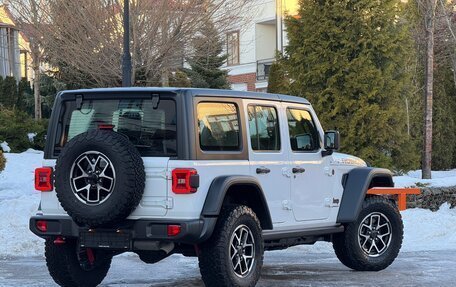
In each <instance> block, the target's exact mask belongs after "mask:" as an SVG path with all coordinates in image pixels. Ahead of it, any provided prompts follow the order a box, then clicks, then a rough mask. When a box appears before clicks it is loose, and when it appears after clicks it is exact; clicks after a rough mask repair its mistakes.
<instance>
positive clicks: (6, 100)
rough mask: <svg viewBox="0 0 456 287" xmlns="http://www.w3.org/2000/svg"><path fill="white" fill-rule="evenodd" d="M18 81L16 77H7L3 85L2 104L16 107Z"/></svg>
mask: <svg viewBox="0 0 456 287" xmlns="http://www.w3.org/2000/svg"><path fill="white" fill-rule="evenodd" d="M17 94H18V93H17V83H16V79H15V78H14V77H6V78H5V80H4V81H3V83H2V85H1V95H2V99H3V100H2V104H3V106H5V107H7V108H12V107H15V106H16V104H17V99H18V95H17Z"/></svg>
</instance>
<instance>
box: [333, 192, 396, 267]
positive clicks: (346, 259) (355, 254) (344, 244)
mask: <svg viewBox="0 0 456 287" xmlns="http://www.w3.org/2000/svg"><path fill="white" fill-rule="evenodd" d="M374 212H380V213H382V214H384V215H385V216H386V217H387V218H388V219H389V221H390V223H391V228H392V231H391V234H392V239H391V242H390V245H389V247H388V248H387V249H386V251H384V253H383V254H381V255H380V256H378V257H370V256H368V255H367V254H366V253H365V252H363V250H362V248H361V246H360V243H359V242H358V240H359V239H358V233H359V227H360V225H361V224H362V222H361V221H362V220H363V219H364V218H365V217H366V216H368V215H369V214H372V213H374ZM403 229H404V226H403V223H402V218H401V214H400V212H399V210H398V208H397V206H396V205H395V203H394V202H392V201H391V200H389V199H387V198H384V197H379V196H373V197H368V198H366V200H365V201H364V203H363V206H362V209H361V212H360V214H359V216H358V218H357V220H356V221H355V222H352V223H350V224H348V225H347V226H346V228H345V232H343V233H340V234H335V235H334V237H333V247H334V251H335V252H336V255H337V257H338V258H339V260H340V262H342V263H343V264H344V265H345V266H347V267H348V268H351V269H354V270H358V271H380V270H383V269H385V268H387V267H388V266H390V265H391V264H392V263H393V261H394V260H395V259H396V257H397V255H398V254H399V251H400V249H401V246H402V239H403V234H404V232H403Z"/></svg>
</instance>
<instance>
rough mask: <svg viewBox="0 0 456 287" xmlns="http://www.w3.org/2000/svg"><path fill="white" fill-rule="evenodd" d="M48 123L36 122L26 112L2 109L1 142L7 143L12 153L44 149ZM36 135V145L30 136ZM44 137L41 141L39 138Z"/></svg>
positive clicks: (0, 114)
mask: <svg viewBox="0 0 456 287" xmlns="http://www.w3.org/2000/svg"><path fill="white" fill-rule="evenodd" d="M45 129H46V123H45V122H44V121H43V122H35V121H34V120H33V119H32V118H31V117H30V115H28V114H27V113H26V112H23V111H19V110H17V109H7V108H2V107H0V142H3V141H6V142H7V143H8V145H9V147H10V148H11V152H23V151H26V150H27V149H29V148H36V149H42V148H43V145H44V134H45ZM29 133H36V134H37V136H36V137H35V138H36V140H35V143H33V142H31V141H30V140H29V137H28V134H29ZM41 136H42V137H43V139H42V140H41V139H40V138H39V137H41Z"/></svg>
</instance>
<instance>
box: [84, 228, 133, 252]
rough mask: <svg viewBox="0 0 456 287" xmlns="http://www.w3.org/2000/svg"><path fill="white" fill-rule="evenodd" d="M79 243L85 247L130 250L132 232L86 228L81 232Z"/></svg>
mask: <svg viewBox="0 0 456 287" xmlns="http://www.w3.org/2000/svg"><path fill="white" fill-rule="evenodd" d="M79 245H80V246H81V247H83V248H103V249H117V250H119V249H120V250H130V249H131V233H130V232H117V231H98V230H90V231H86V230H84V231H81V232H80V233H79Z"/></svg>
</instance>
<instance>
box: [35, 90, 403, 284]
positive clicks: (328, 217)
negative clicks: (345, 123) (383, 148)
mask: <svg viewBox="0 0 456 287" xmlns="http://www.w3.org/2000/svg"><path fill="white" fill-rule="evenodd" d="M338 146H339V134H338V133H337V132H334V131H330V132H326V133H325V132H324V131H323V129H322V127H321V125H320V123H319V121H318V118H317V116H316V114H315V112H314V111H313V109H312V106H311V105H310V104H309V102H308V101H306V100H305V99H303V98H298V97H291V96H285V95H275V94H261V93H247V92H235V91H221V90H204V89H174V88H166V89H164V88H128V89H94V90H76V91H65V92H61V93H59V94H58V96H57V98H56V102H55V106H54V109H53V112H52V117H51V120H50V124H49V131H48V135H47V143H46V148H45V160H44V167H43V168H39V169H37V170H36V172H35V186H36V189H38V190H40V191H42V197H41V204H40V206H39V209H38V213H37V215H36V216H34V217H32V218H31V219H30V229H31V230H32V232H34V233H35V234H36V235H38V236H40V237H42V238H45V239H46V248H45V255H46V261H47V266H48V268H49V272H50V274H51V276H52V278H53V279H54V280H55V282H57V283H58V284H60V285H61V286H85V287H87V286H96V285H98V284H100V283H101V282H102V280H103V279H104V277H105V276H106V274H107V272H108V269H109V267H110V264H111V260H112V257H113V256H115V255H118V254H121V253H124V252H135V253H137V254H138V255H139V257H140V258H141V260H142V261H144V262H146V263H156V262H158V261H160V260H162V259H164V258H166V257H168V256H170V255H171V254H183V255H185V256H197V257H198V259H199V266H200V270H201V275H202V279H203V281H204V283H205V285H206V286H255V284H256V283H257V281H258V279H259V277H260V272H261V268H262V265H263V253H264V251H265V250H277V249H285V248H287V247H290V246H294V245H299V244H313V243H315V242H316V241H330V242H332V243H333V246H334V250H335V252H336V255H337V257H338V258H339V259H340V261H341V262H342V263H343V264H345V265H346V266H348V267H350V268H352V269H355V270H369V271H377V270H382V269H384V268H386V267H388V266H389V265H390V264H391V263H392V262H393V261H394V259H395V258H396V256H397V255H398V253H399V249H400V247H401V244H402V237H403V225H402V220H401V215H400V213H399V210H398V208H397V206H396V204H395V202H394V201H393V200H391V199H389V198H386V197H380V196H373V195H370V194H367V190H368V189H370V188H372V187H393V180H392V175H391V172H390V171H388V170H385V169H375V168H370V167H367V166H366V163H365V162H364V161H362V160H361V159H358V158H356V157H353V156H348V155H344V154H339V153H335V152H334V151H335V150H337V149H338Z"/></svg>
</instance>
